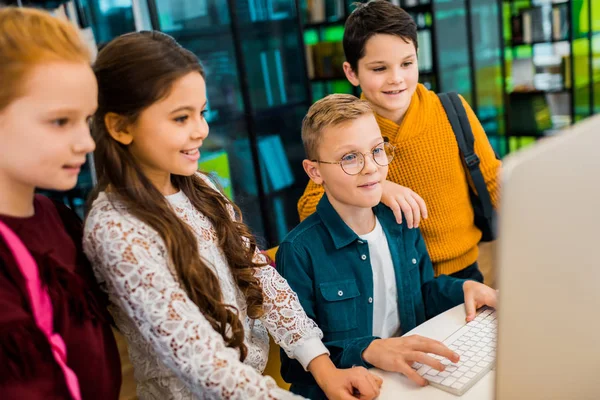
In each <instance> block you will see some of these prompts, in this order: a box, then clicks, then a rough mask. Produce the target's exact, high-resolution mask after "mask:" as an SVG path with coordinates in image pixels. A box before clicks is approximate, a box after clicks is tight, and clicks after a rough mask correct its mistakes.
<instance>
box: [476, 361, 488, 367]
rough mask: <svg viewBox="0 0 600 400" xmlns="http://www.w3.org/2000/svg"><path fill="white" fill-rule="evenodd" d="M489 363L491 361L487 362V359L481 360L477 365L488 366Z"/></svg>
mask: <svg viewBox="0 0 600 400" xmlns="http://www.w3.org/2000/svg"><path fill="white" fill-rule="evenodd" d="M488 364H489V362H487V361H479V362H478V363H477V366H478V367H481V368H485V367H487V366H488Z"/></svg>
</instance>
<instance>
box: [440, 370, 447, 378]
mask: <svg viewBox="0 0 600 400" xmlns="http://www.w3.org/2000/svg"><path fill="white" fill-rule="evenodd" d="M438 375H439V376H441V377H442V378H447V377H449V376H450V372H448V371H442V372H440V373H438Z"/></svg>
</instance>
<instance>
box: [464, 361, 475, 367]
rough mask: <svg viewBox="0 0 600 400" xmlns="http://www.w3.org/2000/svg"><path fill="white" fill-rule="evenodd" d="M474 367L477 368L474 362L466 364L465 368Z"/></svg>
mask: <svg viewBox="0 0 600 400" xmlns="http://www.w3.org/2000/svg"><path fill="white" fill-rule="evenodd" d="M474 366H475V363H474V362H473V361H467V362H466V363H465V367H468V368H471V367H474Z"/></svg>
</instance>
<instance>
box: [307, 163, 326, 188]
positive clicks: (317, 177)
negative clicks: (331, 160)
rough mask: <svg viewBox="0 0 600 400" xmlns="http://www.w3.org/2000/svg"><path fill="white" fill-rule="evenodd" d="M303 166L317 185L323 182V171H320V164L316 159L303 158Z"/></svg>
mask: <svg viewBox="0 0 600 400" xmlns="http://www.w3.org/2000/svg"><path fill="white" fill-rule="evenodd" d="M302 167H304V171H305V172H306V175H308V177H309V178H310V179H311V180H312V181H313V182H314V183H316V184H317V185H322V184H323V178H321V171H319V164H318V163H317V162H316V161H310V160H303V161H302Z"/></svg>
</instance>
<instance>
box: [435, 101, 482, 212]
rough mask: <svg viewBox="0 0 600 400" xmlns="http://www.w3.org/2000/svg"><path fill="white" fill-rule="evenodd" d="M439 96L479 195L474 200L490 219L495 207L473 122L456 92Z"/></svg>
mask: <svg viewBox="0 0 600 400" xmlns="http://www.w3.org/2000/svg"><path fill="white" fill-rule="evenodd" d="M438 97H439V98H440V100H441V102H442V105H443V106H444V109H445V110H446V115H447V116H448V120H449V121H450V125H452V130H453V131H454V136H456V142H457V143H458V148H459V149H460V153H461V154H462V156H463V159H464V163H465V165H466V167H467V170H468V172H469V175H470V176H471V180H472V182H473V186H474V187H475V191H476V194H477V196H475V197H474V199H473V201H478V202H479V205H480V206H481V210H482V211H483V214H484V216H485V217H486V218H488V219H490V218H492V214H493V212H494V207H493V205H492V199H491V198H490V193H489V192H488V189H487V185H486V184H485V179H484V178H483V174H482V173H481V169H480V168H479V162H480V160H479V157H478V156H477V154H475V149H474V148H475V137H474V136H473V131H472V130H471V123H470V122H469V118H468V117H467V112H466V110H465V107H464V106H463V104H462V101H461V100H460V98H459V97H458V94H457V93H456V92H448V93H440V94H439V95H438Z"/></svg>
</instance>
